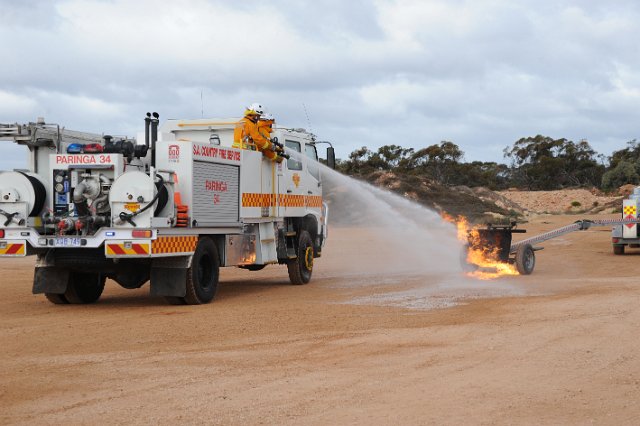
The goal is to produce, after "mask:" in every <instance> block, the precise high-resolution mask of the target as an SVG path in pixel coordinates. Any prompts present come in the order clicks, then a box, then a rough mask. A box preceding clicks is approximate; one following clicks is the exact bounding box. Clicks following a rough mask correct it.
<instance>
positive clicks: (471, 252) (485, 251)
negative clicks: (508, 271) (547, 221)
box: [463, 222, 536, 275]
mask: <svg viewBox="0 0 640 426" xmlns="http://www.w3.org/2000/svg"><path fill="white" fill-rule="evenodd" d="M516 226H517V225H516V223H515V222H511V223H510V224H508V225H492V224H487V226H486V228H473V229H471V230H469V231H468V233H467V245H466V247H465V253H464V259H463V260H464V263H465V264H466V267H467V268H468V269H478V268H497V267H498V266H499V264H508V265H515V269H516V270H517V272H518V273H519V274H520V275H529V274H531V273H532V272H533V268H534V267H535V264H536V257H535V253H534V252H535V250H534V248H533V247H532V246H531V244H518V245H512V243H511V242H512V237H513V234H523V233H525V232H527V231H526V230H524V229H517V227H516ZM514 274H515V271H514Z"/></svg>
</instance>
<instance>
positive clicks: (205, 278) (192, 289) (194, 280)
mask: <svg viewBox="0 0 640 426" xmlns="http://www.w3.org/2000/svg"><path fill="white" fill-rule="evenodd" d="M219 272H220V258H219V257H218V250H217V249H216V245H215V243H214V242H213V240H212V239H211V238H201V239H200V241H198V246H197V247H196V251H195V253H194V254H193V259H192V261H191V267H190V268H189V269H188V270H187V293H186V295H185V296H184V301H185V303H186V304H187V305H201V304H203V303H209V302H211V301H212V300H213V298H214V297H215V295H216V291H217V290H218V278H219Z"/></svg>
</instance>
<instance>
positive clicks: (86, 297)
mask: <svg viewBox="0 0 640 426" xmlns="http://www.w3.org/2000/svg"><path fill="white" fill-rule="evenodd" d="M105 281H106V277H105V276H104V275H103V274H100V273H93V272H70V273H69V282H68V283H67V291H65V293H64V298H65V299H67V301H69V303H74V304H87V303H95V302H97V301H98V299H100V296H102V291H103V290H104V283H105Z"/></svg>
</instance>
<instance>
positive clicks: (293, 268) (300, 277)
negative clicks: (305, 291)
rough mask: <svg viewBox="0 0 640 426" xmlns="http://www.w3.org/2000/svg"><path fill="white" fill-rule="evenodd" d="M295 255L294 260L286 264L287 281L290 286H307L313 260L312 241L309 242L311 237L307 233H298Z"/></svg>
mask: <svg viewBox="0 0 640 426" xmlns="http://www.w3.org/2000/svg"><path fill="white" fill-rule="evenodd" d="M297 255H298V256H297V257H296V258H295V259H292V260H289V261H288V262H287V269H288V270H289V279H290V280H291V284H295V285H301V284H307V283H308V282H309V281H311V273H312V272H313V258H314V249H313V240H311V235H309V232H307V231H304V230H303V231H300V237H299V238H298V252H297Z"/></svg>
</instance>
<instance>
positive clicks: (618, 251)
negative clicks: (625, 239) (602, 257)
mask: <svg viewBox="0 0 640 426" xmlns="http://www.w3.org/2000/svg"><path fill="white" fill-rule="evenodd" d="M613 254H624V246H619V245H618V246H613Z"/></svg>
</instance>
